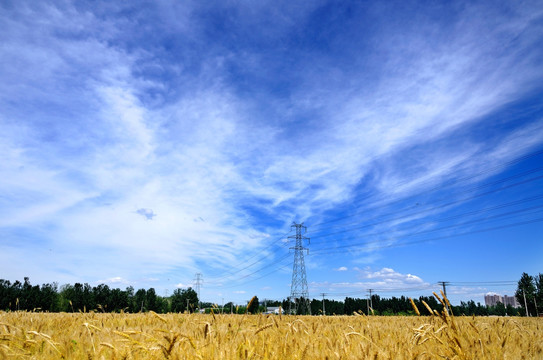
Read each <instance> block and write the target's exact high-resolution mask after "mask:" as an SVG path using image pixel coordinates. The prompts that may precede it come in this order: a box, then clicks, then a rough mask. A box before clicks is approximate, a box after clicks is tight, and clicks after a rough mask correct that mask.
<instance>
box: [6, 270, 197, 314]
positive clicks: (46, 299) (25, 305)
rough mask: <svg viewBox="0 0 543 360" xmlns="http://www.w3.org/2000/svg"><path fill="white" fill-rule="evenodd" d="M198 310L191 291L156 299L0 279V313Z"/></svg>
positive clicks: (149, 293) (152, 294) (146, 293)
mask: <svg viewBox="0 0 543 360" xmlns="http://www.w3.org/2000/svg"><path fill="white" fill-rule="evenodd" d="M197 309H198V295H197V294H196V291H194V290H193V289H192V288H188V289H176V290H175V291H174V292H173V294H172V295H171V296H159V295H158V294H157V293H156V291H155V289H154V288H150V289H147V290H146V289H139V290H137V291H136V290H134V288H133V287H132V286H129V287H127V288H126V289H125V290H121V289H119V288H110V287H109V286H108V285H105V284H100V285H97V286H90V285H89V284H87V283H84V284H81V283H75V284H74V285H71V284H67V285H63V286H61V287H60V288H59V286H58V284H56V283H52V284H43V285H41V286H40V285H32V284H31V283H30V280H29V278H27V277H25V278H24V281H23V282H20V281H18V280H17V281H15V282H14V283H11V282H10V281H8V280H3V279H0V310H5V311H46V312H79V311H82V312H86V311H91V310H93V311H101V312H121V311H124V312H131V313H136V312H140V311H141V312H145V311H155V312H157V313H168V312H185V311H188V312H194V311H196V310H197Z"/></svg>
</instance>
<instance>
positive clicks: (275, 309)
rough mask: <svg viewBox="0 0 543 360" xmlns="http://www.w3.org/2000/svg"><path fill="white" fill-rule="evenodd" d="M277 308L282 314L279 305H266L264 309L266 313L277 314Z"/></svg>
mask: <svg viewBox="0 0 543 360" xmlns="http://www.w3.org/2000/svg"><path fill="white" fill-rule="evenodd" d="M279 310H280V311H281V314H283V309H281V307H279V306H277V307H275V306H268V311H266V314H276V315H279Z"/></svg>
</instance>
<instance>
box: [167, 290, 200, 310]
mask: <svg viewBox="0 0 543 360" xmlns="http://www.w3.org/2000/svg"><path fill="white" fill-rule="evenodd" d="M171 302H172V304H171V309H172V312H185V311H188V312H194V311H196V309H197V308H198V294H197V293H196V291H194V289H192V288H190V287H189V288H188V289H175V290H174V292H173V295H172V296H171ZM187 306H188V308H187Z"/></svg>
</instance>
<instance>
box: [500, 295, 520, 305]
mask: <svg viewBox="0 0 543 360" xmlns="http://www.w3.org/2000/svg"><path fill="white" fill-rule="evenodd" d="M503 304H504V305H505V306H507V305H511V306H512V307H514V308H517V307H520V304H519V303H518V301H517V298H516V297H515V296H507V295H504V296H503Z"/></svg>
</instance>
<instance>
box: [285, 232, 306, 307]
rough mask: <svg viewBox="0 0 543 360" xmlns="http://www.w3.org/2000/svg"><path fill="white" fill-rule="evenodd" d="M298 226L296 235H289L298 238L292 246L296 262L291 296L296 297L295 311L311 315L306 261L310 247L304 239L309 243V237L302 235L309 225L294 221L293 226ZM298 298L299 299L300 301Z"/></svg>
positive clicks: (293, 270)
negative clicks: (305, 256) (305, 246)
mask: <svg viewBox="0 0 543 360" xmlns="http://www.w3.org/2000/svg"><path fill="white" fill-rule="evenodd" d="M293 227H294V228H296V235H294V236H289V238H290V239H292V238H294V239H296V245H295V246H294V247H291V249H294V264H293V266H292V283H291V287H290V296H291V297H292V298H293V299H294V312H295V313H296V314H297V313H298V308H299V310H300V313H301V314H309V315H311V306H310V305H309V291H308V290H307V278H306V273H305V262H304V250H307V253H308V254H309V249H307V248H304V247H303V240H307V243H308V244H309V238H308V237H305V236H303V235H302V230H303V232H304V233H305V232H307V227H306V226H304V223H301V224H296V223H295V222H293V223H292V225H291V228H293ZM296 299H299V301H298V303H297V302H296Z"/></svg>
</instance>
